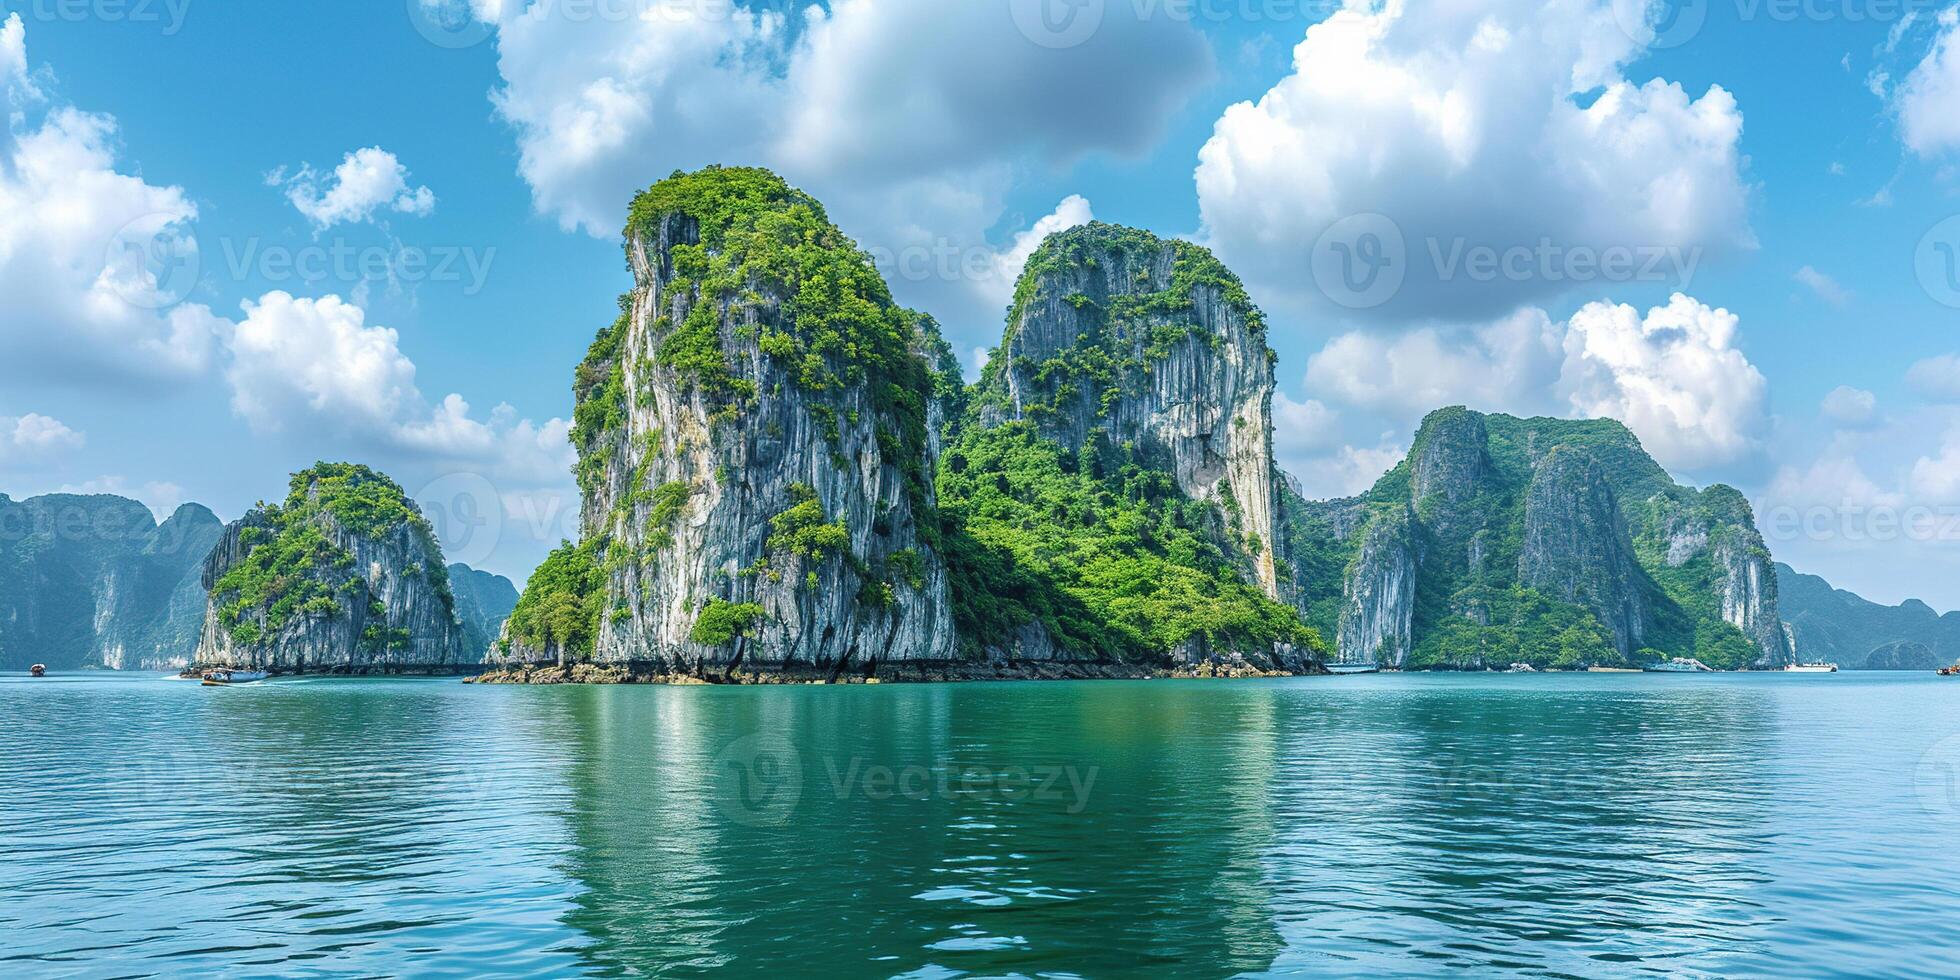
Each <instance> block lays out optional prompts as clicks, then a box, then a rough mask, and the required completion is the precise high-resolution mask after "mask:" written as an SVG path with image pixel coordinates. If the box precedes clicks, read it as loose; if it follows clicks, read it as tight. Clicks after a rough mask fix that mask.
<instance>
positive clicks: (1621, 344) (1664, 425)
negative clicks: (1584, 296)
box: [1559, 293, 1769, 471]
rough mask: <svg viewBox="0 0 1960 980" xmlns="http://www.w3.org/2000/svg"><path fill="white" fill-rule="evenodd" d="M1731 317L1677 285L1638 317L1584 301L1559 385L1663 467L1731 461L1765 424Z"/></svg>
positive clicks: (1760, 384)
mask: <svg viewBox="0 0 1960 980" xmlns="http://www.w3.org/2000/svg"><path fill="white" fill-rule="evenodd" d="M1737 323H1738V318H1737V317H1736V315H1735V314H1733V313H1730V312H1729V311H1728V310H1724V309H1715V308H1711V307H1709V306H1707V305H1706V304H1703V303H1701V302H1699V301H1697V300H1695V299H1693V298H1691V297H1688V296H1684V295H1681V294H1680V293H1676V294H1674V296H1673V298H1672V299H1670V300H1669V301H1668V304H1667V305H1666V306H1656V307H1654V308H1652V309H1650V310H1648V311H1647V313H1646V314H1645V315H1644V316H1643V315H1641V314H1640V313H1639V312H1637V311H1636V310H1634V308H1633V307H1631V306H1627V305H1624V304H1620V305H1614V304H1610V303H1589V304H1587V305H1586V306H1585V307H1583V308H1582V309H1580V310H1579V312H1577V313H1574V314H1573V315H1572V319H1571V321H1570V323H1569V324H1568V329H1567V331H1566V335H1565V355H1566V362H1565V368H1564V371H1563V372H1562V374H1561V376H1560V379H1559V389H1560V391H1561V393H1562V394H1563V396H1564V397H1565V399H1566V400H1567V402H1568V403H1569V404H1570V406H1571V408H1572V410H1573V412H1574V413H1575V414H1578V415H1584V416H1592V417H1607V418H1615V419H1619V420H1620V421H1622V422H1625V423H1626V425H1627V427H1628V428H1630V429H1632V430H1633V432H1634V434H1635V435H1638V436H1639V437H1640V441H1641V443H1642V444H1643V445H1645V446H1646V447H1647V450H1648V452H1650V453H1652V454H1653V455H1654V458H1655V459H1657V460H1659V461H1660V463H1661V464H1662V465H1663V466H1666V467H1668V468H1670V469H1677V470H1691V471H1692V470H1703V469H1707V468H1709V467H1712V466H1716V465H1718V464H1724V463H1733V462H1737V461H1739V460H1742V459H1744V458H1746V457H1749V456H1752V455H1754V454H1755V453H1757V452H1758V451H1759V450H1760V449H1761V445H1762V438H1763V435H1764V430H1765V429H1766V428H1767V426H1768V422H1769V416H1768V387H1769V385H1768V382H1767V381H1766V380H1765V379H1764V378H1763V375H1762V372H1761V371H1758V370H1756V366H1755V365H1753V364H1751V363H1749V358H1748V357H1746V356H1744V354H1743V353H1742V351H1741V350H1739V349H1737V348H1736V346H1735V341H1736V327H1737Z"/></svg>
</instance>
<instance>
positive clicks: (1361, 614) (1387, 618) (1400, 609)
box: [1337, 508, 1417, 667]
mask: <svg viewBox="0 0 1960 980" xmlns="http://www.w3.org/2000/svg"><path fill="white" fill-rule="evenodd" d="M1414 529H1415V521H1414V517H1413V515H1411V514H1410V513H1409V512H1408V510H1407V509H1406V508H1403V509H1399V510H1391V511H1389V512H1387V513H1385V514H1382V515H1380V516H1378V517H1376V518H1375V520H1374V521H1373V522H1371V523H1370V524H1369V525H1368V529H1367V530H1366V531H1365V532H1363V537H1362V539H1361V550H1360V553H1359V554H1358V555H1357V556H1356V558H1355V560H1354V567H1353V571H1352V572H1351V573H1350V574H1349V575H1348V578H1347V584H1346V587H1345V594H1344V596H1343V600H1342V604H1341V623H1340V635H1339V640H1338V643H1337V649H1338V650H1339V651H1340V657H1341V659H1342V660H1344V661H1350V662H1360V661H1374V662H1377V663H1384V664H1387V665H1389V666H1395V667H1399V666H1401V665H1402V664H1403V663H1404V661H1406V660H1407V658H1408V654H1409V649H1410V645H1411V639H1412V630H1413V626H1414V617H1415V599H1416V557H1417V551H1416V543H1415V539H1414Z"/></svg>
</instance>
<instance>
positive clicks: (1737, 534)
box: [1283, 408, 1792, 667]
mask: <svg viewBox="0 0 1960 980" xmlns="http://www.w3.org/2000/svg"><path fill="white" fill-rule="evenodd" d="M1283 493H1284V495H1285V497H1286V502H1285V503H1286V509H1285V513H1287V514H1288V515H1289V516H1290V521H1289V528H1288V532H1289V533H1288V534H1287V535H1286V540H1287V541H1288V542H1289V544H1290V546H1291V551H1292V554H1291V557H1292V559H1293V564H1292V567H1293V571H1294V574H1295V586H1296V588H1297V590H1298V595H1299V598H1300V605H1301V608H1302V609H1303V611H1304V613H1305V614H1306V617H1307V619H1308V621H1309V622H1310V623H1313V624H1314V625H1316V626H1319V627H1321V628H1322V629H1326V630H1330V631H1332V632H1334V633H1335V635H1337V636H1338V637H1339V638H1340V643H1339V655H1340V656H1341V657H1342V658H1343V659H1350V660H1373V659H1378V658H1379V659H1380V660H1382V661H1384V662H1387V663H1391V664H1395V665H1399V666H1411V667H1429V666H1457V667H1479V666H1490V665H1498V666H1501V665H1503V664H1505V663H1509V662H1512V661H1517V660H1522V661H1524V662H1527V663H1532V664H1534V665H1537V666H1563V667H1576V666H1586V665H1626V664H1635V663H1641V662H1646V661H1649V660H1653V659H1656V658H1659V657H1662V656H1696V657H1699V658H1700V659H1702V660H1704V661H1707V662H1709V663H1711V664H1713V665H1716V666H1723V667H1748V666H1756V667H1765V666H1777V665H1781V664H1784V663H1788V662H1790V659H1791V656H1792V654H1791V650H1790V646H1789V641H1788V639H1787V638H1786V636H1785V633H1784V630H1783V628H1782V622H1781V619H1780V617H1779V616H1778V611H1777V593H1776V580H1775V575H1774V574H1773V571H1772V569H1771V566H1770V564H1769V551H1768V549H1767V547H1766V546H1765V545H1764V543H1763V539H1762V535H1761V534H1760V533H1758V532H1757V530H1756V527H1755V523H1754V517H1753V515H1752V514H1751V512H1750V509H1749V505H1748V502H1747V501H1746V500H1745V499H1743V497H1742V495H1741V494H1740V493H1738V492H1736V491H1735V490H1733V489H1732V488H1729V487H1724V486H1714V487H1710V488H1708V489H1706V490H1694V489H1691V488H1688V487H1683V486H1678V485H1676V484H1675V483H1674V481H1673V480H1672V479H1671V478H1670V477H1669V476H1668V475H1667V473H1666V471H1665V470H1663V469H1662V468H1661V467H1660V466H1659V465H1658V464H1656V463H1655V462H1654V461H1653V459H1652V458H1651V457H1649V456H1648V455H1647V454H1646V453H1645V451H1643V450H1642V449H1641V447H1640V444H1639V440H1637V439H1636V438H1635V437H1634V436H1633V434H1632V433H1631V432H1629V431H1627V429H1626V427H1625V426H1622V425H1620V424H1619V423H1618V422H1614V421H1611V420H1595V421H1571V420H1559V419H1518V418H1513V417H1510V416H1506V415H1481V414H1478V413H1475V412H1471V411H1469V410H1467V409H1462V408H1452V409H1444V410H1442V411H1439V412H1435V413H1433V414H1431V415H1430V416H1429V417H1428V418H1427V419H1425V420H1424V422H1423V425H1422V428H1421V430H1420V431H1419V432H1418V433H1417V435H1416V438H1415V442H1414V445H1413V447H1412V448H1411V450H1410V455H1409V458H1407V459H1405V460H1403V461H1402V462H1401V463H1400V464H1398V465H1397V466H1396V467H1395V468H1394V469H1393V470H1391V471H1389V473H1388V474H1387V475H1385V476H1384V477H1382V479H1381V480H1380V481H1378V482H1377V483H1376V484H1375V486H1374V487H1373V488H1372V489H1370V490H1369V491H1368V492H1367V493H1365V494H1363V495H1362V496H1360V497H1356V498H1352V499H1348V500H1337V501H1322V502H1309V501H1305V500H1300V499H1298V497H1297V495H1295V494H1292V493H1291V492H1290V491H1283Z"/></svg>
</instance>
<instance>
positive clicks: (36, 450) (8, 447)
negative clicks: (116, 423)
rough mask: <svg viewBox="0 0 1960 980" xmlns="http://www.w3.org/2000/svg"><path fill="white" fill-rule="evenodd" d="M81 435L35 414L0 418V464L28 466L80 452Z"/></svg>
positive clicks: (82, 438)
mask: <svg viewBox="0 0 1960 980" xmlns="http://www.w3.org/2000/svg"><path fill="white" fill-rule="evenodd" d="M86 441H87V439H86V437H84V436H83V434H82V433H80V432H77V431H75V430H74V429H71V428H69V427H68V426H67V425H65V424H63V423H62V422H61V421H60V420H59V419H53V418H49V417H48V416H46V415H41V414H38V413H35V412H29V413H27V414H26V415H21V416H18V417H15V416H6V415H0V462H14V463H19V462H27V461H33V460H40V459H45V458H47V457H50V456H53V455H55V454H57V453H61V452H70V451H73V450H76V449H80V448H82V444H83V443H84V442H86Z"/></svg>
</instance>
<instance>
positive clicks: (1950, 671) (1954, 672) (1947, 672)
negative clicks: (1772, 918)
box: [1940, 664, 1960, 677]
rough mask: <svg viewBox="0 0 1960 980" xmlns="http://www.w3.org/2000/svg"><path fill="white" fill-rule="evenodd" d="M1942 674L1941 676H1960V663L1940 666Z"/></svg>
mask: <svg viewBox="0 0 1960 980" xmlns="http://www.w3.org/2000/svg"><path fill="white" fill-rule="evenodd" d="M1940 676H1941V677H1960V664H1954V665H1953V666H1951V667H1941V668H1940Z"/></svg>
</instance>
